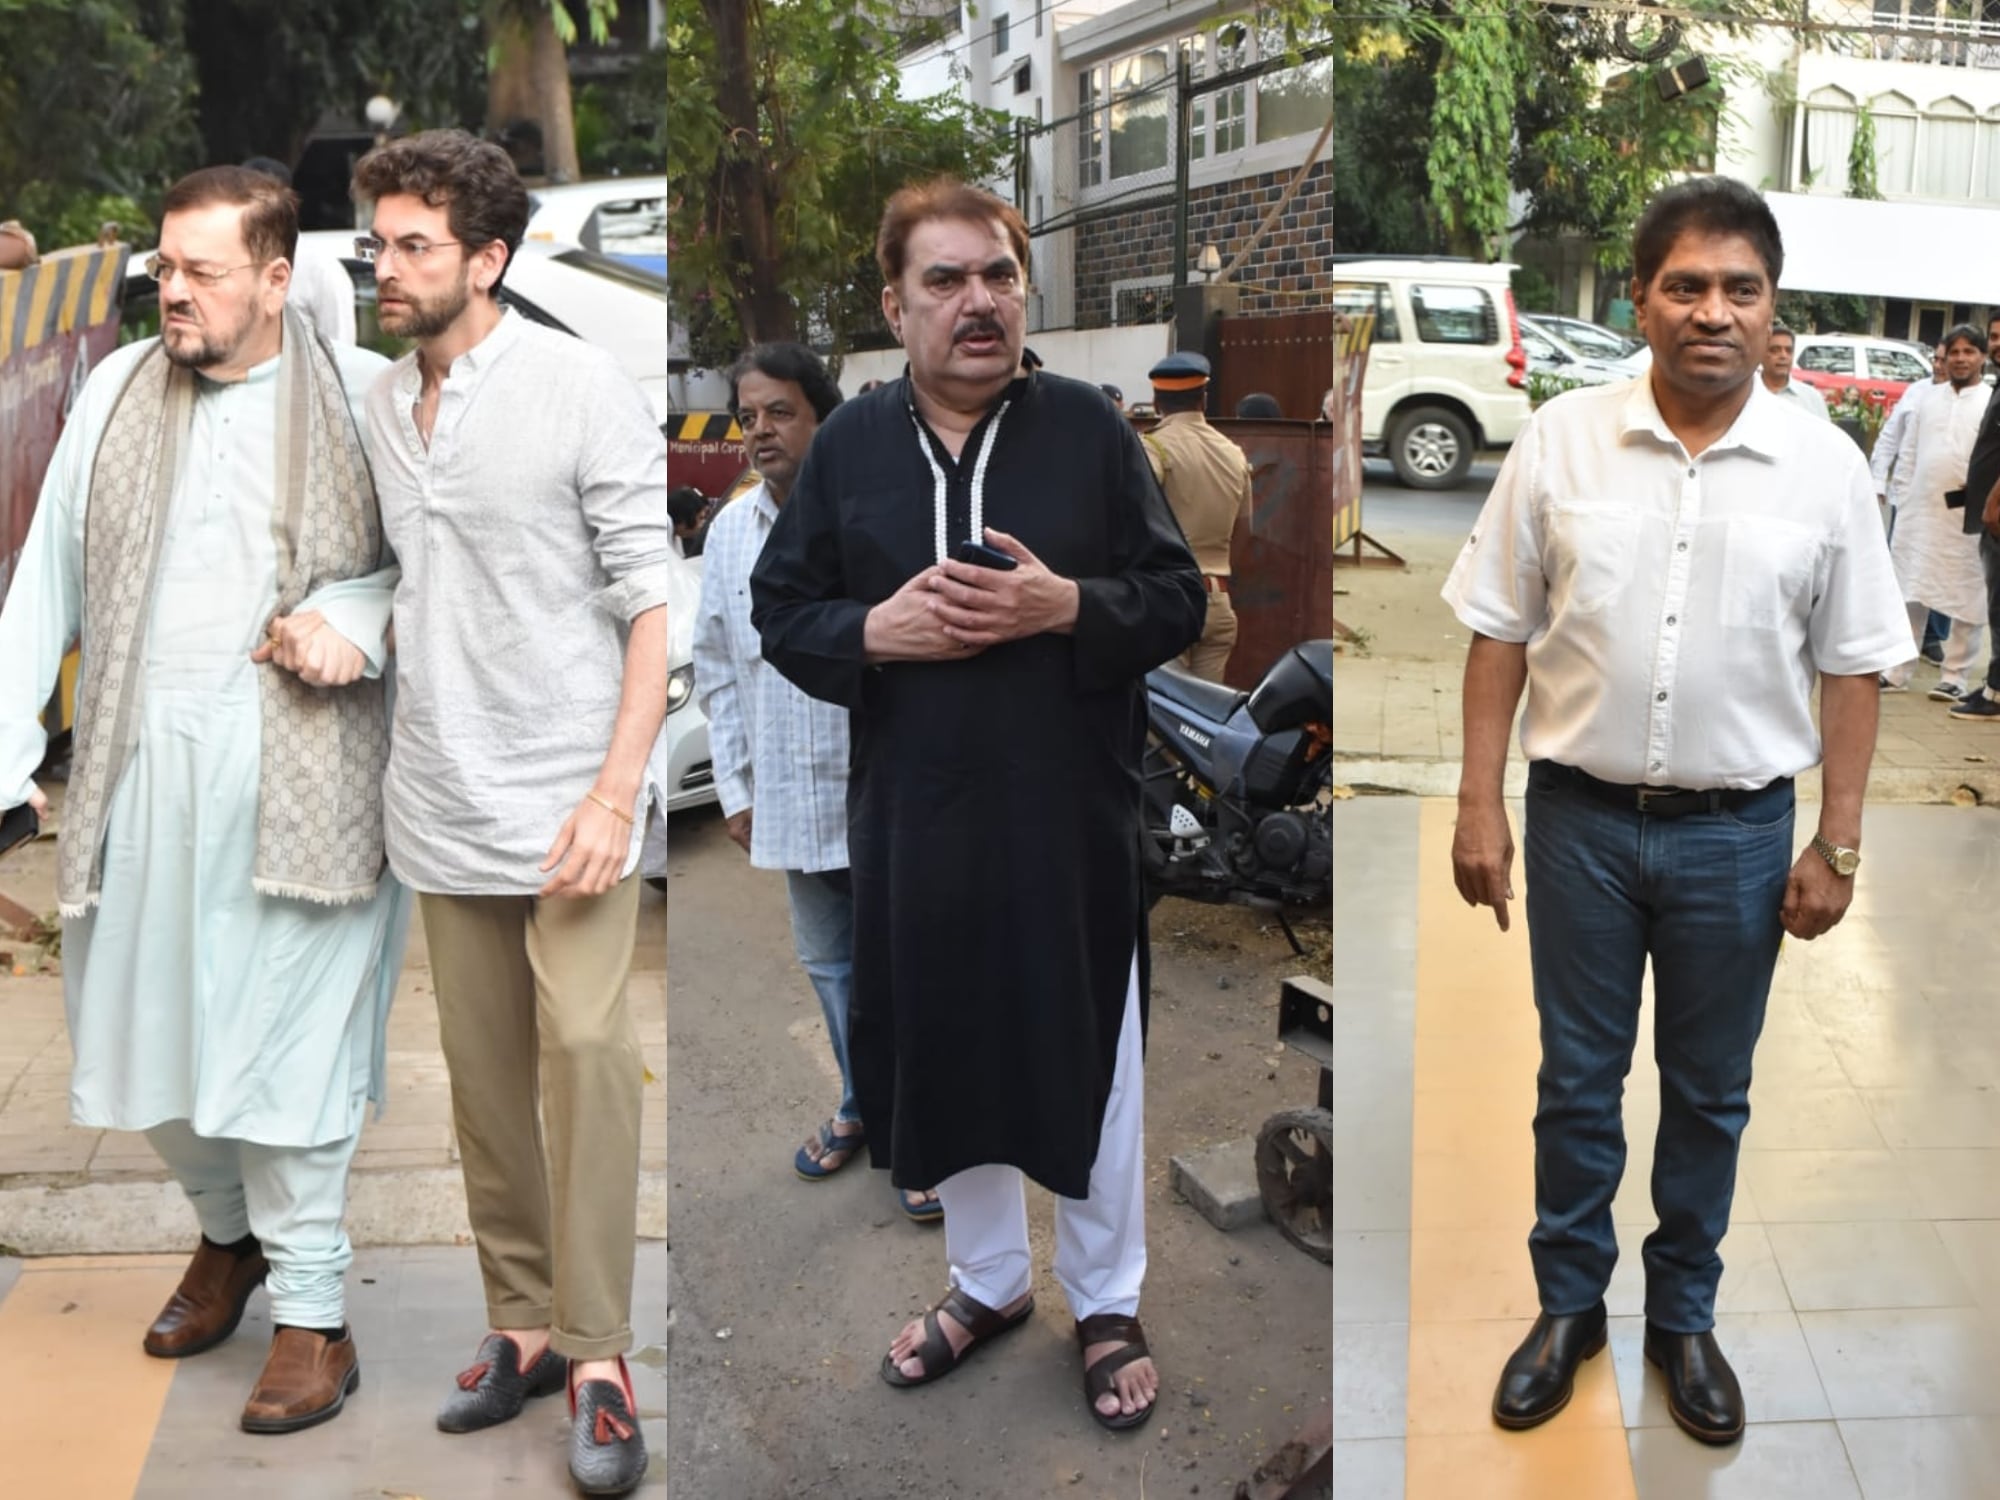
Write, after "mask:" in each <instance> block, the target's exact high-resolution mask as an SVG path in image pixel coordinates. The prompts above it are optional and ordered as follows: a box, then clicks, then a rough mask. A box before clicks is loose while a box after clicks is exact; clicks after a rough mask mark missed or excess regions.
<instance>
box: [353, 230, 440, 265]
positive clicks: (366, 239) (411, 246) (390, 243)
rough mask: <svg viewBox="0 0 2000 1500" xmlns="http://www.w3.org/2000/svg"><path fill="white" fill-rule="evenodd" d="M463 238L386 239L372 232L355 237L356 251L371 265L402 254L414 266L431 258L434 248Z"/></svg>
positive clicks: (436, 248)
mask: <svg viewBox="0 0 2000 1500" xmlns="http://www.w3.org/2000/svg"><path fill="white" fill-rule="evenodd" d="M463 243H464V241H463V240H385V239H380V238H378V237H377V236H375V235H372V234H357V235H356V236H355V237H354V253H355V254H356V255H358V256H359V257H360V258H361V259H362V260H364V261H366V262H367V263H368V264H369V265H371V266H373V265H379V264H381V263H382V262H383V261H385V260H388V259H389V258H390V257H392V256H401V257H402V258H403V259H404V260H406V261H408V262H409V263H410V264H411V265H413V266H420V265H422V264H423V263H424V262H425V261H427V260H429V259H430V254H431V252H432V251H433V250H442V249H444V248H445V247H446V246H449V245H460V244H463Z"/></svg>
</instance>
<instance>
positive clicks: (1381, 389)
mask: <svg viewBox="0 0 2000 1500" xmlns="http://www.w3.org/2000/svg"><path fill="white" fill-rule="evenodd" d="M1513 271H1514V267H1513V266H1511V265H1508V264H1505V263H1502V264H1499V265H1479V264H1477V263H1475V262H1473V261H1468V260H1447V259H1441V258H1431V257H1424V256H1383V257H1379V258H1370V259H1351V260H1344V259H1342V258H1341V257H1339V256H1335V257H1334V272H1333V275H1334V281H1333V305H1334V306H1335V307H1336V308H1337V309H1339V310H1340V311H1341V312H1342V313H1344V314H1346V315H1347V316H1348V317H1355V316H1357V315H1372V316H1373V317H1374V319H1375V335H1374V338H1373V340H1372V341H1371V342H1370V344H1369V346H1368V368H1367V372H1366V375H1365V378H1364V379H1363V381H1362V385H1361V441H1362V446H1363V448H1364V449H1365V450H1366V451H1367V452H1369V453H1379V454H1381V455H1383V456H1384V457H1386V458H1387V459H1388V460H1389V462H1390V463H1392V464H1394V465H1395V468H1396V477H1397V478H1398V479H1400V480H1401V481H1402V482H1403V483H1404V484H1406V485H1409V486H1410V487H1412V488H1413V489H1420V490H1442V489H1450V488H1452V487H1453V486H1455V485H1457V484H1459V483H1460V482H1461V481H1462V480H1463V479H1464V478H1465V474H1466V471H1467V470H1468V469H1470V468H1471V467H1472V460H1473V457H1474V455H1475V454H1477V453H1478V452H1479V450H1480V449H1482V448H1504V447H1506V446H1507V445H1508V444H1510V443H1512V442H1513V441H1514V439H1515V438H1516V437H1518V436H1519V435H1520V432H1521V429H1522V428H1523V427H1525V426H1526V425H1527V422H1528V390H1527V385H1528V376H1527V370H1528V357H1527V354H1526V352H1525V351H1524V350H1523V349H1522V347H1521V333H1520V325H1519V324H1518V322H1517V321H1516V319H1515V313H1514V293H1513V291H1512V289H1511V286H1510V282H1509V278H1510V277H1511V276H1512V274H1513Z"/></svg>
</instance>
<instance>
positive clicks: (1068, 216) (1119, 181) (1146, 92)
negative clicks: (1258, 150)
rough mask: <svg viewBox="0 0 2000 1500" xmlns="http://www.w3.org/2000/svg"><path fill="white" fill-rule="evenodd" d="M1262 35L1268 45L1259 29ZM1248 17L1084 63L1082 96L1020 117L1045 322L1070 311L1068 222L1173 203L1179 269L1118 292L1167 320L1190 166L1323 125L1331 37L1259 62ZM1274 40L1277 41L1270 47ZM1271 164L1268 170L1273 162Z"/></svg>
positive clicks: (1023, 197) (1184, 266)
mask: <svg viewBox="0 0 2000 1500" xmlns="http://www.w3.org/2000/svg"><path fill="white" fill-rule="evenodd" d="M1257 44H1258V45H1264V46H1267V47H1269V46H1271V45H1272V44H1271V43H1270V42H1269V40H1268V39H1265V38H1258V39H1257ZM1252 50H1253V39H1252V36H1251V33H1250V30H1249V28H1248V27H1245V26H1242V25H1236V26H1233V27H1224V28H1222V29H1221V30H1220V31H1218V32H1215V33H1209V34H1202V35H1199V36H1195V37H1182V38H1178V39H1171V40H1166V41H1162V42H1160V43H1158V44H1156V45H1155V46H1153V47H1151V48H1149V49H1146V50H1144V51H1141V52H1139V53H1137V54H1134V55H1131V56H1127V57H1123V58H1119V59H1116V60H1114V61H1110V62H1106V63H1101V64H1097V65H1093V66H1089V67H1086V68H1084V69H1083V70H1082V71H1081V72H1080V73H1079V75H1078V95H1079V100H1080V107H1079V108H1078V109H1077V110H1076V111H1075V112H1074V113H1071V114H1068V115H1065V116H1063V117H1061V118H1059V119H1055V120H1051V121H1049V122H1048V123H1046V124H1040V125H1037V124H1031V123H1029V122H1026V121H1022V122H1020V124H1019V125H1018V126H1017V134H1016V140H1015V161H1014V197H1015V205H1016V207H1018V208H1019V209H1020V210H1021V214H1022V216H1023V217H1024V218H1025V219H1026V220H1027V221H1028V232H1029V234H1030V235H1031V236H1033V237H1034V238H1035V239H1036V240H1037V241H1038V242H1039V243H1038V244H1037V247H1036V262H1037V264H1036V272H1037V278H1036V279H1037V282H1038V283H1039V284H1040V285H1041V286H1042V287H1043V288H1044V289H1045V290H1044V293H1043V296H1044V298H1045V299H1051V298H1052V299H1054V305H1049V304H1048V303H1047V302H1046V301H1045V305H1044V307H1043V308H1042V317H1041V319H1040V323H1041V326H1045V327H1047V326H1058V325H1060V324H1062V323H1065V322H1067V321H1069V320H1068V318H1067V316H1066V314H1067V312H1068V311H1069V309H1068V308H1067V307H1065V306H1063V305H1062V299H1063V298H1064V297H1066V296H1067V295H1069V289H1071V288H1073V286H1074V280H1075V278H1074V272H1075V263H1074V262H1075V243H1074V241H1075V236H1074V235H1071V234H1067V233H1064V231H1068V230H1075V229H1078V228H1080V227H1082V226H1084V225H1087V224H1091V223H1093V222H1096V221H1099V220H1103V219H1106V218H1112V217H1115V216H1119V215H1126V214H1136V213H1141V212H1144V211H1147V210H1159V209H1167V210H1171V211H1172V225H1173V227H1172V239H1173V266H1174V270H1173V277H1172V283H1171V284H1170V285H1166V286H1143V287H1130V288H1126V289H1124V290H1122V291H1121V292H1120V293H1119V294H1118V295H1119V305H1120V309H1121V312H1122V313H1124V314H1125V316H1121V317H1120V319H1119V321H1120V322H1137V321H1166V320H1167V319H1169V318H1170V317H1171V316H1172V307H1173V287H1174V286H1178V285H1182V284H1184V283H1185V282H1186V281H1187V279H1188V232H1187V210H1188V203H1189V195H1190V188H1189V176H1190V173H1191V172H1192V171H1193V170H1194V169H1195V168H1196V166H1197V165H1198V164H1200V163H1203V162H1206V161H1226V160H1227V159H1228V158H1229V157H1231V156H1233V155H1236V154H1238V153H1240V152H1243V151H1245V150H1247V149H1249V148H1250V147H1253V146H1257V145H1260V144H1263V143H1265V142H1268V141H1273V140H1282V139H1285V138H1287V137H1290V136H1294V135H1299V134H1303V133H1305V132H1308V131H1312V130H1317V129H1318V128H1319V127H1320V126H1321V125H1323V124H1324V123H1325V121H1326V115H1327V111H1328V110H1329V109H1330V108H1331V107H1332V99H1333V47H1332V44H1331V43H1326V44H1323V45H1320V46H1316V47H1313V48H1309V49H1307V50H1306V51H1304V52H1303V53H1301V54H1298V55H1296V56H1289V57H1288V56H1286V55H1283V54H1282V53H1278V54H1277V55H1274V56H1272V57H1270V58H1268V59H1267V60H1265V61H1263V62H1258V63H1248V64H1245V63H1243V62H1242V59H1243V58H1245V57H1247V56H1249V55H1250V53H1251V51H1252ZM1273 50H1274V51H1275V48H1273ZM1265 170H1268V168H1266V169H1265Z"/></svg>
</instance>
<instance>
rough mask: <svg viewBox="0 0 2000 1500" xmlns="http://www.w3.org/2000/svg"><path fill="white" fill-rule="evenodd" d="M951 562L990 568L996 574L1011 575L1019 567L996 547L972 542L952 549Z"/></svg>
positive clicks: (965, 542) (964, 542)
mask: <svg viewBox="0 0 2000 1500" xmlns="http://www.w3.org/2000/svg"><path fill="white" fill-rule="evenodd" d="M951 560H952V561H953V562H962V563H967V564H970V565H971V566H972V567H975V568H992V569H993V570H994V571H995V572H998V573H1011V572H1013V571H1014V569H1016V568H1017V567H1019V566H1020V564H1019V563H1017V562H1016V561H1015V560H1014V559H1013V558H1011V557H1009V556H1008V555H1007V554H1006V553H1004V552H1002V551H1001V550H1000V549H999V548H998V547H989V546H987V545H986V543H984V542H974V541H963V542H960V543H959V544H958V545H957V546H956V547H954V548H953V549H952V554H951Z"/></svg>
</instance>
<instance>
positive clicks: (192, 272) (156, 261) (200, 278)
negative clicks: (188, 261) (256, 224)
mask: <svg viewBox="0 0 2000 1500" xmlns="http://www.w3.org/2000/svg"><path fill="white" fill-rule="evenodd" d="M268 264H270V262H268V261H262V260H253V261H251V262H250V263H249V264H248V265H241V266H230V267H229V268H228V269H227V270H222V271H210V270H207V269H206V268H200V267H195V266H183V265H176V264H175V263H174V262H173V261H170V260H162V259H160V257H159V256H157V255H149V256H147V257H146V260H145V271H146V274H147V275H148V276H150V277H152V278H153V280H155V281H172V280H173V279H174V276H175V275H176V274H179V275H182V276H185V277H186V278H187V279H188V280H189V281H191V282H193V283H194V284H195V285H196V286H207V287H216V286H221V285H222V283H223V282H225V281H227V280H228V279H229V278H230V277H232V276H234V275H235V274H236V273H237V272H238V271H249V270H253V269H255V268H256V267H258V266H262V265H268Z"/></svg>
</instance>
